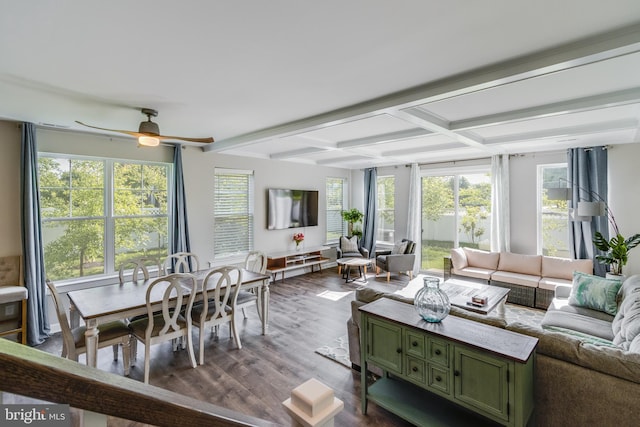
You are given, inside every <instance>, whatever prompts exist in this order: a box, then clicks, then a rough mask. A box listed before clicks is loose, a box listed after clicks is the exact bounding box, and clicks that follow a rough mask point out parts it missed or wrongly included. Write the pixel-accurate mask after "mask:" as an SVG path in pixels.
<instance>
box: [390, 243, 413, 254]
mask: <svg viewBox="0 0 640 427" xmlns="http://www.w3.org/2000/svg"><path fill="white" fill-rule="evenodd" d="M408 244H409V242H407V241H406V240H405V241H404V242H396V243H395V245H393V249H391V253H392V254H396V255H397V254H403V253H405V251H406V250H407V245H408Z"/></svg>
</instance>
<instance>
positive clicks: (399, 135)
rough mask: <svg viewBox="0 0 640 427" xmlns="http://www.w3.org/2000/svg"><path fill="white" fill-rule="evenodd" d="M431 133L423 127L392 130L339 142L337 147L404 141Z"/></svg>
mask: <svg viewBox="0 0 640 427" xmlns="http://www.w3.org/2000/svg"><path fill="white" fill-rule="evenodd" d="M431 133H433V132H431V131H428V130H426V129H423V128H416V129H407V130H401V131H398V132H390V133H385V134H382V135H374V136H367V137H364V138H357V139H350V140H347V141H342V142H338V144H337V147H338V148H353V147H362V146H367V145H376V144H385V143H388V142H396V141H403V140H406V139H414V138H420V137H423V136H426V135H430V134H431Z"/></svg>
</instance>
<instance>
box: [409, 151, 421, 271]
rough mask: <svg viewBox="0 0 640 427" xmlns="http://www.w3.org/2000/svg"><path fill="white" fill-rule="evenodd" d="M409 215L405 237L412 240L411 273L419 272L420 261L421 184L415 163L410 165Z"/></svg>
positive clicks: (418, 168)
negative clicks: (413, 244) (412, 263)
mask: <svg viewBox="0 0 640 427" xmlns="http://www.w3.org/2000/svg"><path fill="white" fill-rule="evenodd" d="M408 211H409V215H408V218H407V239H409V240H413V241H414V242H415V244H416V246H415V254H416V257H415V263H414V265H413V274H414V275H415V274H418V273H419V272H420V263H421V259H422V256H421V254H422V244H421V243H422V213H421V186H420V167H419V166H418V164H417V163H413V164H412V165H411V174H410V177H409V206H408Z"/></svg>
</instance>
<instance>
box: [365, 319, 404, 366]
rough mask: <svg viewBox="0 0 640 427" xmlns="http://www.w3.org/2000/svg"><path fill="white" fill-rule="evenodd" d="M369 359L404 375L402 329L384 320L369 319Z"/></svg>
mask: <svg viewBox="0 0 640 427" xmlns="http://www.w3.org/2000/svg"><path fill="white" fill-rule="evenodd" d="M367 334H368V335H367V359H368V361H369V362H372V363H374V364H375V365H377V366H379V367H381V368H382V369H386V370H388V371H393V372H395V373H396V374H402V328H401V327H400V326H398V325H395V324H393V323H389V322H385V321H383V320H379V319H374V318H370V317H368V318H367Z"/></svg>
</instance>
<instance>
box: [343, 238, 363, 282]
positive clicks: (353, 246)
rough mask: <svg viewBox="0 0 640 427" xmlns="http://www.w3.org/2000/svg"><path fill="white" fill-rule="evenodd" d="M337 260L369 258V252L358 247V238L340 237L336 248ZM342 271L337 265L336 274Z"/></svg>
mask: <svg viewBox="0 0 640 427" xmlns="http://www.w3.org/2000/svg"><path fill="white" fill-rule="evenodd" d="M336 255H337V258H338V259H340V258H367V259H368V258H369V250H368V249H365V248H363V247H361V246H360V239H359V238H358V236H352V237H345V236H340V240H339V241H338V247H337V248H336ZM341 271H342V266H341V265H338V274H340V273H341Z"/></svg>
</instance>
